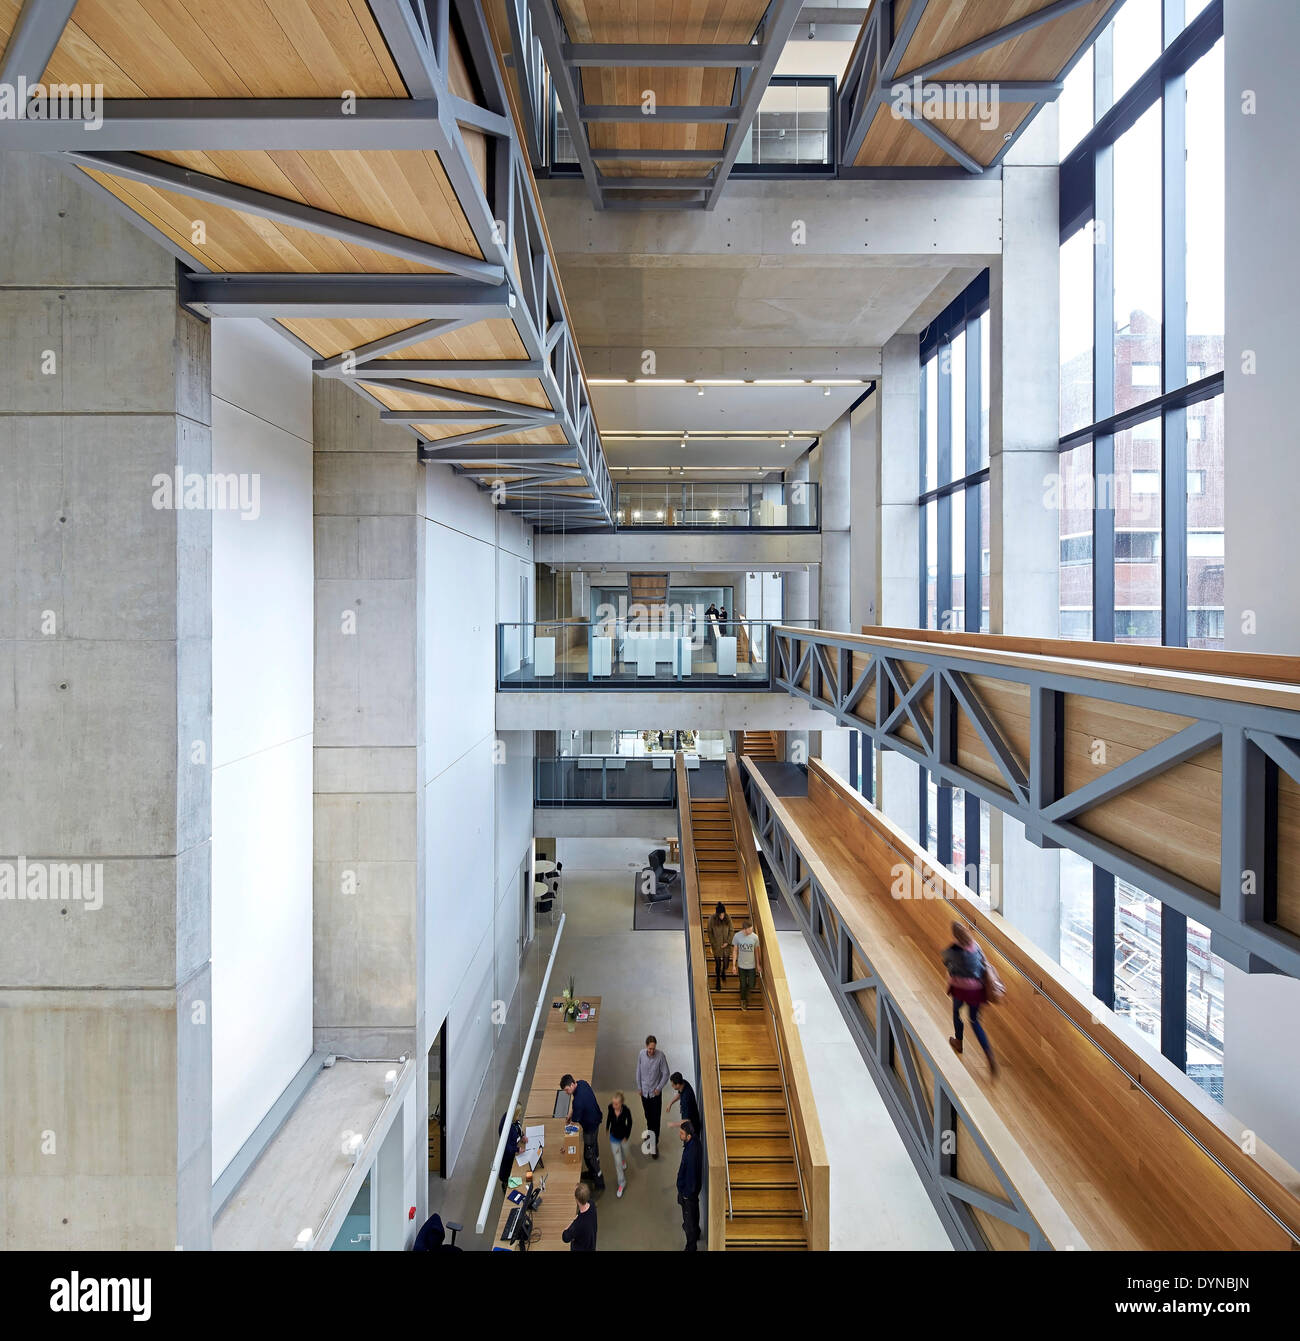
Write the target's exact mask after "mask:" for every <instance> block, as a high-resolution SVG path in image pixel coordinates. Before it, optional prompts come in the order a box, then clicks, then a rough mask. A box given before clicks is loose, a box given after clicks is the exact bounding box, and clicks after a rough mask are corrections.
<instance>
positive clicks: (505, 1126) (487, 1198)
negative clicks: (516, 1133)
mask: <svg viewBox="0 0 1300 1341" xmlns="http://www.w3.org/2000/svg"><path fill="white" fill-rule="evenodd" d="M567 916H568V914H567V913H561V914H560V924H559V926H557V927H556V928H555V941H554V943H553V944H552V946H551V957H550V958H549V959H548V960H547V961H546V973H545V975H544V976H543V977H542V986H541V990H540V991H539V992H538V993H537V1007H536V1009H535V1010H534V1011H533V1022H532V1024H531V1025H530V1026H529V1028H528V1039H527V1041H526V1042H525V1043H524V1055H523V1056H522V1057H520V1059H519V1070H518V1071H517V1072H515V1087H514V1089H513V1090H512V1091H511V1092H510V1102H509V1103H508V1104H506V1120H505V1121H504V1122H503V1123H502V1124H501V1136H500V1138H499V1139H498V1141H497V1153H496V1157H495V1158H494V1159H493V1161H492V1171H491V1172H490V1173H489V1174H488V1180H487V1187H486V1189H485V1190H484V1192H483V1204H482V1205H481V1206H480V1207H479V1208H478V1221H477V1223H476V1224H475V1226H474V1232H475V1233H476V1234H481V1233H482V1232H483V1228H484V1226H485V1225H486V1224H487V1217H488V1208H489V1206H491V1204H492V1191H493V1189H494V1188H495V1187H496V1185H497V1181H498V1171H499V1170H500V1168H501V1160H502V1157H503V1156H504V1155H505V1152H506V1141H507V1139H508V1138H509V1136H510V1124H511V1123H512V1122H513V1121H514V1117H515V1104H517V1103H518V1102H519V1089H520V1086H521V1085H523V1083H524V1071H525V1070H526V1069H527V1067H528V1058H529V1056H530V1055H531V1054H532V1051H533V1040H534V1039H535V1038H536V1037H537V1021H538V1018H539V1017H540V1016H541V1013H542V1002H543V1001H545V1000H546V997H547V991H546V988H547V985H548V984H549V983H550V981H551V970H552V969H553V968H554V967H555V952H556V950H558V949H559V948H560V937H561V936H563V935H564V922H565V918H566V917H567Z"/></svg>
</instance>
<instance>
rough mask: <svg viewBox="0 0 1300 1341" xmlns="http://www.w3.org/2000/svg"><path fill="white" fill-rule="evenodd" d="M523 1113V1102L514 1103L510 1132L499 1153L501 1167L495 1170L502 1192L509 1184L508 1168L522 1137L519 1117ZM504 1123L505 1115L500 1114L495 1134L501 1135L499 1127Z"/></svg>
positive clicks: (522, 1130)
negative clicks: (504, 1145)
mask: <svg viewBox="0 0 1300 1341" xmlns="http://www.w3.org/2000/svg"><path fill="white" fill-rule="evenodd" d="M523 1115H524V1106H523V1104H516V1105H515V1116H514V1120H513V1121H512V1122H511V1123H510V1134H509V1136H507V1137H506V1148H505V1150H504V1151H503V1152H502V1155H501V1167H500V1168H499V1169H498V1170H497V1177H498V1178H500V1179H501V1190H502V1191H503V1192H504V1191H505V1190H506V1188H507V1187H509V1185H510V1169H511V1166H512V1165H513V1164H514V1161H515V1156H516V1155H517V1154H518V1153H519V1142H520V1141H522V1140H523V1139H524V1129H523V1125H522V1124H521V1123H520V1121H519V1119H520V1118H521V1117H523ZM505 1125H506V1115H505V1114H504V1113H502V1114H501V1121H500V1122H498V1123H497V1135H498V1136H500V1135H501V1128H502V1127H504V1126H505Z"/></svg>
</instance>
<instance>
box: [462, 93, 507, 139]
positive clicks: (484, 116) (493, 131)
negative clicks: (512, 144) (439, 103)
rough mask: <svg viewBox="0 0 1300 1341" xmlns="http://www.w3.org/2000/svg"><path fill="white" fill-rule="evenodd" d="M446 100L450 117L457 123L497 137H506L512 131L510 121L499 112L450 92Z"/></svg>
mask: <svg viewBox="0 0 1300 1341" xmlns="http://www.w3.org/2000/svg"><path fill="white" fill-rule="evenodd" d="M447 102H448V104H449V107H450V111H451V116H452V119H453V120H454V121H456V122H457V124H459V125H462V126H470V127H472V128H473V129H474V130H481V131H482V132H483V133H484V134H485V135H491V136H494V137H495V138H497V139H507V138H509V136H510V135H511V134H512V133H513V131H514V127H513V126H512V125H511V123H510V121H509V120H508V119H507V118H506V117H504V116H502V115H501V113H500V112H493V111H490V110H489V109H488V108H486V107H480V106H479V105H478V103H476V102H470V101H469V99H468V98H459V97H456V96H455V95H454V94H450V95H448V98H447Z"/></svg>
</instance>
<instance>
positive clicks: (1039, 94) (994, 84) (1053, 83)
mask: <svg viewBox="0 0 1300 1341" xmlns="http://www.w3.org/2000/svg"><path fill="white" fill-rule="evenodd" d="M1063 87H1064V84H1063V83H1062V81H1061V80H1059V79H1047V80H1032V79H998V80H993V81H991V82H990V81H987V80H986V81H983V82H980V81H978V80H974V79H924V80H923V79H922V78H921V77H920V76H919V75H910V76H909V77H908V78H907V79H905V80H895V81H894V82H893V83H892V84H890V85H889V87H888V88H887V89H885V90H884V93H885V97H886V98H889V99H891V100H892V99H895V98H902V97H909V98H913V99H915V97H916V95H917V92H918V89H919V91H920V92H921V94H922V95H928V94H929V93H930V90H931V89H933V90H935V91H937V92H939V93H941V94H942V95H943V98H944V101H945V102H947V101H952V102H953V103H954V104H955V103H957V102H958V101H959V100H960V102H961V104H962V105H963V106H964V105H966V104H967V103H972V102H978V101H979V100H980V99H981V98H983V97H986V96H987V95H988V93H989V91H990V90H991V91H992V92H993V94H994V95H995V96H996V98H997V100H998V101H999V102H1014V103H1022V102H1038V103H1042V102H1055V101H1056V99H1057V98H1059V97H1060V96H1061V89H1062V88H1063Z"/></svg>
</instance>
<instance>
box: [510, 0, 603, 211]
mask: <svg viewBox="0 0 1300 1341" xmlns="http://www.w3.org/2000/svg"><path fill="white" fill-rule="evenodd" d="M528 13H529V15H530V17H531V18H532V21H533V31H534V32H535V33H536V34H537V40H538V42H540V43H541V47H542V54H543V55H544V56H545V57H546V67H547V69H548V70H549V71H550V75H551V84H552V86H553V87H554V89H555V96H556V99H557V100H558V102H559V104H560V109H561V111H563V113H564V121H565V124H566V125H567V126H568V128H569V136H570V138H571V139H572V141H573V149H574V152H575V153H576V154H577V155H578V166H579V167H581V169H582V177H583V180H584V181H585V182H586V183H587V194H588V195H589V196H590V197H591V203H592V204H593V205H595V207H596V208H597V209H600V207H601V204H602V202H601V198H600V183H599V182H598V181H597V179H596V165H595V164H594V163H593V162H592V159H591V144H590V141H589V140H588V139H587V130H586V127H585V126H584V125H583V123H582V114H581V111H580V106H581V103H582V92H581V89H580V88H579V81H578V80H577V79H575V78H574V74H573V71H572V69H570V67H569V66H568V65H566V64H565V62H564V45H565V41H566V37H565V34H564V33H563V32H562V31H561V21H560V15H559V11H558V10H557V9H556V7H555V0H528Z"/></svg>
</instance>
